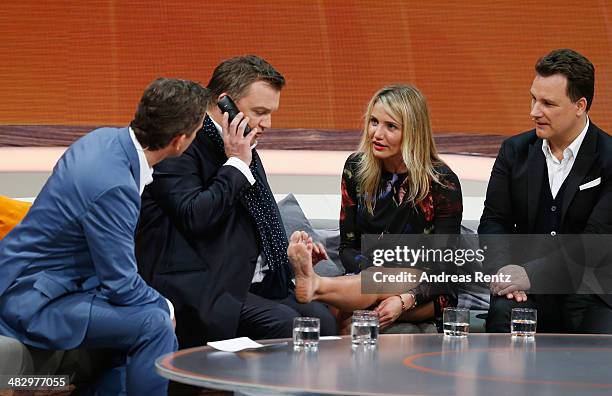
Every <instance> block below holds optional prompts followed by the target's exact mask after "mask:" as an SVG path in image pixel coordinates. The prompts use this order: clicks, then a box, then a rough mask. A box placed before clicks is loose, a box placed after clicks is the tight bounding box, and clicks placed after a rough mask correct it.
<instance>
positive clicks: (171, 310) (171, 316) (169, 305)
mask: <svg viewBox="0 0 612 396" xmlns="http://www.w3.org/2000/svg"><path fill="white" fill-rule="evenodd" d="M166 302H167V303H168V309H169V310H170V320H174V305H172V303H171V302H170V300H168V299H167V298H166Z"/></svg>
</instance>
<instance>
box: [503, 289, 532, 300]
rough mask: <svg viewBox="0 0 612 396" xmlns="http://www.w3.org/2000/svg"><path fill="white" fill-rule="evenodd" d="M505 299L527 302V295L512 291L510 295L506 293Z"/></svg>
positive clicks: (521, 291) (522, 292)
mask: <svg viewBox="0 0 612 396" xmlns="http://www.w3.org/2000/svg"><path fill="white" fill-rule="evenodd" d="M506 298H507V299H508V300H516V302H523V301H527V293H525V292H524V291H523V290H518V291H513V292H512V293H507V294H506Z"/></svg>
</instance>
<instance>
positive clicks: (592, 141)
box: [561, 123, 597, 224]
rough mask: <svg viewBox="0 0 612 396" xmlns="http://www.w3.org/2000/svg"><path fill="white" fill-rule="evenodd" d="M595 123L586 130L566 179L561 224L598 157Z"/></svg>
mask: <svg viewBox="0 0 612 396" xmlns="http://www.w3.org/2000/svg"><path fill="white" fill-rule="evenodd" d="M595 128H596V127H595V125H593V123H591V125H590V126H589V129H588V130H587V132H586V135H585V137H584V140H583V141H582V144H581V145H580V149H579V150H578V155H577V156H576V159H575V160H574V166H572V170H571V171H570V173H569V175H567V179H566V180H565V183H566V185H565V193H564V194H563V209H562V210H561V224H563V219H564V218H565V214H566V213H567V209H568V208H569V205H570V203H571V202H572V200H573V199H574V195H576V192H577V191H578V186H579V185H580V183H581V182H582V181H583V180H584V178H585V177H586V175H587V172H588V171H589V169H591V166H592V165H593V162H594V161H595V159H596V158H597V152H596V146H597V133H596V129H595Z"/></svg>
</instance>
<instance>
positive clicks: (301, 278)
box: [287, 231, 391, 311]
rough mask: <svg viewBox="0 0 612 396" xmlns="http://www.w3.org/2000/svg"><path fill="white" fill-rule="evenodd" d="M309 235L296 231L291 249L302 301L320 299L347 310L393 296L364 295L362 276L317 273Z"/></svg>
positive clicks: (297, 286)
mask: <svg viewBox="0 0 612 396" xmlns="http://www.w3.org/2000/svg"><path fill="white" fill-rule="evenodd" d="M304 235H305V237H304ZM304 238H306V239H304ZM307 238H308V235H307V234H306V233H304V232H301V233H300V232H299V231H296V232H294V233H293V235H291V240H290V242H289V249H288V250H287V254H288V255H289V261H290V262H291V264H292V265H293V271H294V272H295V295H296V297H297V300H298V301H299V302H301V303H308V302H310V301H313V300H318V301H322V302H324V303H327V304H330V305H332V306H334V307H336V308H339V309H341V310H343V311H353V310H355V309H364V308H368V307H370V306H372V305H373V304H375V303H377V302H378V301H380V300H382V299H384V298H386V297H388V296H390V295H391V294H362V293H361V276H360V275H355V276H340V277H334V278H328V277H321V276H319V275H317V274H316V273H315V272H314V270H313V266H312V244H309V243H308V241H307Z"/></svg>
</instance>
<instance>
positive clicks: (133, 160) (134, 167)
mask: <svg viewBox="0 0 612 396" xmlns="http://www.w3.org/2000/svg"><path fill="white" fill-rule="evenodd" d="M118 133H119V143H121V147H123V151H125V154H126V155H127V158H128V161H129V162H130V171H131V172H132V176H133V177H134V180H135V181H136V188H137V189H138V190H139V191H140V162H139V161H138V153H137V152H136V147H134V142H132V138H131V137H130V130H129V128H121V129H119V132H118Z"/></svg>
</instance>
